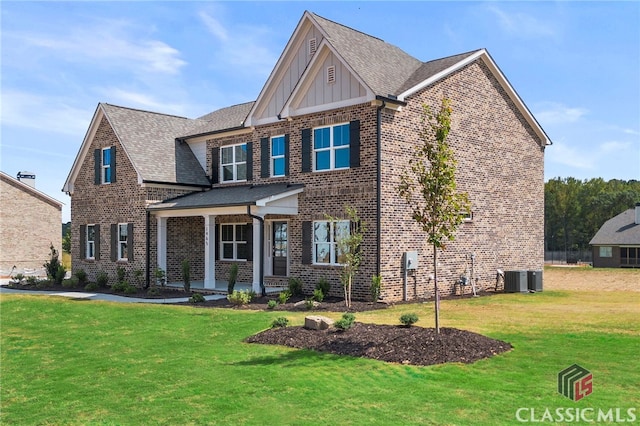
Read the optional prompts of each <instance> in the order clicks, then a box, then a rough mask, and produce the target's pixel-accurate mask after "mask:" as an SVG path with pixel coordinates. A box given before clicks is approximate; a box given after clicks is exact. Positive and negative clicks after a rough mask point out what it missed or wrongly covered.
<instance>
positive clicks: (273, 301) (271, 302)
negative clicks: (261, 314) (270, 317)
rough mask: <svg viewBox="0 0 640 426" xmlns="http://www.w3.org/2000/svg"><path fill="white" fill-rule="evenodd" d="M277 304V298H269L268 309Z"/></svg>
mask: <svg viewBox="0 0 640 426" xmlns="http://www.w3.org/2000/svg"><path fill="white" fill-rule="evenodd" d="M276 306H278V302H277V301H276V300H269V302H267V309H273V308H275V307H276Z"/></svg>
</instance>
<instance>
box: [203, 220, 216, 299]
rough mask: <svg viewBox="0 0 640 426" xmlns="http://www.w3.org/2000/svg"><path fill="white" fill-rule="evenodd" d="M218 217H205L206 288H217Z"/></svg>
mask: <svg viewBox="0 0 640 426" xmlns="http://www.w3.org/2000/svg"><path fill="white" fill-rule="evenodd" d="M215 235H216V217H215V216H214V215H205V216H204V288H210V289H214V288H216V237H215Z"/></svg>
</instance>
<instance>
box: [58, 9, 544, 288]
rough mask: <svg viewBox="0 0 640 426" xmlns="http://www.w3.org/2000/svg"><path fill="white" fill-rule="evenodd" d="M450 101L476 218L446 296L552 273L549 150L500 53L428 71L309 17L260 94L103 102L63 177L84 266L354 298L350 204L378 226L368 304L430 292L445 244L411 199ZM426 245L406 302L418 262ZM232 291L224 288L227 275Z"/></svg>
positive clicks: (367, 269) (461, 180) (462, 180)
mask: <svg viewBox="0 0 640 426" xmlns="http://www.w3.org/2000/svg"><path fill="white" fill-rule="evenodd" d="M443 97H448V98H450V99H451V100H452V107H453V117H452V130H451V133H450V135H449V142H450V143H451V145H452V146H453V148H454V150H455V152H456V157H457V160H458V171H457V181H458V187H459V189H460V190H461V191H467V192H468V193H469V196H470V199H471V202H472V206H473V207H472V212H471V214H470V215H469V219H468V220H467V221H465V223H463V224H462V225H461V227H460V229H459V231H458V232H457V239H456V241H455V242H453V243H451V244H450V245H449V246H448V247H447V250H446V252H445V253H444V254H443V255H441V256H440V263H441V265H442V266H441V269H440V270H439V271H440V272H439V276H440V277H441V279H442V284H441V288H443V289H444V291H445V292H449V291H451V290H452V288H453V285H454V283H455V281H456V280H457V279H458V277H459V275H460V274H461V273H463V272H464V271H465V269H466V268H468V267H469V265H470V262H471V258H472V256H471V255H472V254H474V255H475V256H473V259H474V260H473V263H474V265H473V266H474V271H475V275H476V276H477V278H478V280H479V281H480V282H482V283H484V284H488V285H493V284H494V283H495V276H496V269H498V268H499V269H503V270H510V269H515V270H523V269H524V270H541V269H542V267H543V261H544V253H543V216H544V215H543V208H544V177H543V168H544V149H545V146H547V145H549V144H550V141H549V139H548V137H547V136H546V134H545V133H544V131H543V129H542V128H541V127H540V126H539V124H538V123H537V122H536V120H535V118H534V117H533V116H532V114H531V112H530V111H529V110H528V109H527V107H526V106H525V104H524V103H523V101H522V100H521V99H520V98H519V96H518V94H517V93H516V92H515V90H514V89H513V88H512V87H511V85H510V84H509V82H508V80H507V79H506V77H505V76H504V75H503V74H502V72H501V71H500V69H499V68H498V66H497V65H496V64H495V62H494V61H493V59H492V58H491V56H489V54H488V53H487V51H486V50H484V49H480V50H476V51H473V52H467V53H463V54H459V55H455V56H450V57H447V58H443V59H437V60H433V61H429V62H421V61H420V60H418V59H416V58H413V57H412V56H410V55H408V54H407V53H405V52H403V51H402V50H400V49H399V48H397V47H395V46H392V45H390V44H388V43H385V42H384V41H382V40H380V39H378V38H375V37H372V36H369V35H366V34H363V33H361V32H359V31H356V30H353V29H351V28H348V27H345V26H343V25H340V24H338V23H335V22H332V21H330V20H327V19H325V18H322V17H320V16H318V15H315V14H313V13H309V12H305V13H304V15H303V16H302V18H301V20H300V22H299V24H298V26H297V27H296V29H295V31H294V32H293V35H292V37H291V39H290V40H289V42H288V44H287V46H286V47H285V49H284V51H283V53H282V55H281V56H280V58H279V60H278V62H277V63H276V65H275V68H274V69H273V71H272V72H271V75H270V76H269V78H268V80H267V81H266V83H265V85H264V87H263V89H262V91H261V92H260V94H259V96H258V98H257V100H256V101H255V102H250V103H246V104H240V105H235V106H231V107H228V108H223V109H220V110H217V111H214V112H212V113H210V114H207V115H205V116H203V117H200V118H198V119H187V118H181V117H175V116H170V115H164V114H157V113H152V112H146V111H139V110H135V109H129V108H123V107H116V106H113V105H108V104H102V103H101V104H99V105H98V108H97V110H96V112H95V114H94V117H93V120H92V122H91V125H90V127H89V130H88V132H87V135H86V137H85V140H84V142H83V144H82V147H81V149H80V152H79V153H78V156H77V158H76V160H75V163H74V165H73V168H72V169H71V172H70V174H69V177H68V179H67V181H66V183H65V186H64V191H66V192H67V193H69V194H70V195H71V200H72V201H71V212H72V223H73V230H72V247H73V248H72V250H73V256H72V257H73V268H74V269H78V268H83V269H85V270H87V272H89V274H90V276H92V277H94V276H95V274H96V273H97V272H98V271H101V270H103V271H107V272H108V273H109V274H110V275H111V276H112V277H113V276H115V269H116V267H118V266H122V267H124V268H126V269H127V270H128V271H130V272H131V271H133V270H136V269H139V270H146V271H147V273H148V275H149V276H150V279H153V271H154V270H155V269H156V267H160V268H162V269H164V270H166V271H167V276H168V277H167V278H168V280H169V281H181V273H180V264H181V262H182V261H183V259H188V260H189V261H190V263H191V279H192V280H193V281H198V280H200V281H204V287H205V288H208V289H213V288H214V287H215V285H216V281H221V280H226V279H227V277H228V272H229V268H230V266H231V265H232V264H234V263H236V264H239V265H240V268H239V270H240V275H239V278H238V280H239V281H241V282H250V283H253V286H254V288H255V289H256V290H259V289H260V285H261V284H265V283H267V284H269V283H278V282H286V280H287V278H288V277H299V278H301V279H302V281H303V283H304V289H305V291H306V292H311V291H312V289H313V288H314V286H315V284H316V283H317V281H318V280H319V279H320V278H327V279H328V280H329V281H330V282H331V285H332V290H331V292H332V294H334V295H340V294H342V290H341V287H340V283H339V279H338V273H339V271H338V270H339V268H340V266H339V265H340V260H341V257H340V253H339V252H338V250H337V245H336V238H337V236H339V235H341V234H342V233H347V232H350V231H349V230H350V224H349V223H348V221H346V220H341V221H337V222H332V221H329V220H328V219H327V215H331V216H333V217H341V218H345V217H346V216H345V205H347V204H348V205H351V206H353V207H355V208H356V209H357V210H358V212H359V215H360V217H361V219H362V220H363V221H365V222H366V224H367V233H366V234H365V237H364V241H363V244H362V250H363V253H364V256H365V257H364V261H363V264H362V267H361V271H360V273H359V275H358V276H357V277H356V280H355V284H354V290H353V293H354V298H367V297H368V296H369V286H370V283H371V277H372V276H373V275H377V274H380V275H381V276H382V281H383V285H384V288H383V291H382V297H383V298H384V299H385V300H399V299H402V298H404V297H406V298H414V297H423V296H426V295H429V294H431V293H432V291H433V282H432V280H431V278H430V274H432V272H433V271H432V268H431V266H430V265H431V262H430V259H431V256H432V252H431V247H430V245H429V244H428V242H427V241H426V237H425V234H424V233H423V232H422V231H421V230H420V228H419V227H418V226H417V224H416V223H415V222H414V221H413V220H412V219H411V215H410V212H409V209H408V208H407V206H406V205H405V203H404V201H403V200H402V199H401V198H400V197H399V196H398V191H397V187H398V183H399V176H400V173H401V172H402V170H403V168H404V167H405V166H406V165H407V162H408V159H409V158H410V157H411V156H412V155H413V153H414V147H415V145H416V144H417V143H418V142H419V141H418V135H417V133H418V131H419V128H420V120H421V112H422V107H423V104H428V105H431V106H432V107H434V108H438V107H439V105H440V102H441V100H442V98H443ZM407 251H417V252H418V253H419V269H417V270H415V271H413V272H411V273H410V276H409V279H408V285H407V286H406V288H407V292H406V294H405V280H404V272H403V261H402V259H403V254H404V253H405V252H407ZM218 285H219V286H220V285H221V283H218Z"/></svg>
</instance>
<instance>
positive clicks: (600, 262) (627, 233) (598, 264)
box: [589, 203, 640, 268]
mask: <svg viewBox="0 0 640 426" xmlns="http://www.w3.org/2000/svg"><path fill="white" fill-rule="evenodd" d="M589 244H590V245H591V246H593V266H594V267H595V268H640V203H636V206H635V208H633V209H629V210H625V211H624V212H622V213H620V214H619V215H617V216H614V217H613V218H611V219H609V220H608V221H606V222H605V223H604V225H602V226H601V227H600V229H599V230H598V232H596V235H594V236H593V238H592V239H591V241H589Z"/></svg>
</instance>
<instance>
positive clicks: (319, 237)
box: [313, 222, 329, 243]
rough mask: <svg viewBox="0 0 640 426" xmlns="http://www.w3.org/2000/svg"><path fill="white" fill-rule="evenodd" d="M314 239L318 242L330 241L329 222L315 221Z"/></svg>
mask: <svg viewBox="0 0 640 426" xmlns="http://www.w3.org/2000/svg"><path fill="white" fill-rule="evenodd" d="M313 241H314V242H316V243H324V242H329V222H314V223H313Z"/></svg>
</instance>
